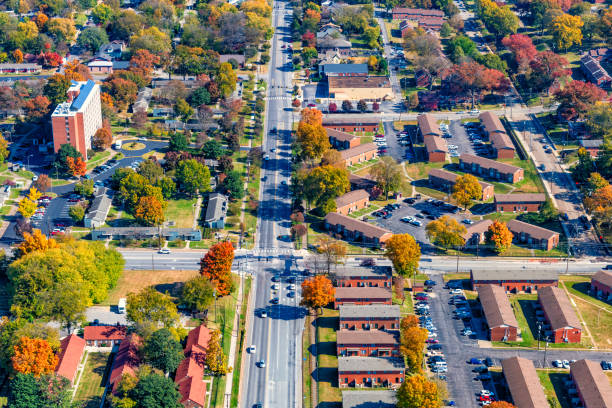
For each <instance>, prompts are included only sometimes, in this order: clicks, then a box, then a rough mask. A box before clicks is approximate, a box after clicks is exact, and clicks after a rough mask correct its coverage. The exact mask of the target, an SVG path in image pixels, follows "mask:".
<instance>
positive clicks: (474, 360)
mask: <svg viewBox="0 0 612 408" xmlns="http://www.w3.org/2000/svg"><path fill="white" fill-rule="evenodd" d="M468 364H484V360H483V359H481V358H476V357H472V358H471V359H469V360H468Z"/></svg>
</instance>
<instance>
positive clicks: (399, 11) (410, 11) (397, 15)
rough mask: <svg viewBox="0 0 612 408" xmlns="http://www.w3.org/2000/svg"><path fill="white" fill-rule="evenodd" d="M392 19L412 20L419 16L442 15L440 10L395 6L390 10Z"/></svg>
mask: <svg viewBox="0 0 612 408" xmlns="http://www.w3.org/2000/svg"><path fill="white" fill-rule="evenodd" d="M391 13H392V16H393V20H412V19H418V18H420V17H444V12H443V11H442V10H436V9H420V8H407V7H395V8H394V9H393V10H392V11H391Z"/></svg>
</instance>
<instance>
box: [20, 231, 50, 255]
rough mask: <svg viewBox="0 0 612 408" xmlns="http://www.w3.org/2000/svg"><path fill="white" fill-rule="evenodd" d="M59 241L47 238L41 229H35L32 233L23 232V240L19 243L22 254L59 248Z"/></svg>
mask: <svg viewBox="0 0 612 408" xmlns="http://www.w3.org/2000/svg"><path fill="white" fill-rule="evenodd" d="M57 247H58V245H57V241H55V240H54V239H53V238H49V239H47V237H46V236H45V235H43V233H42V232H40V230H39V229H36V228H35V229H34V230H33V231H32V233H31V234H30V233H29V232H24V233H23V242H22V243H21V245H19V252H21V255H25V254H29V253H30V252H34V251H46V250H47V249H52V248H57Z"/></svg>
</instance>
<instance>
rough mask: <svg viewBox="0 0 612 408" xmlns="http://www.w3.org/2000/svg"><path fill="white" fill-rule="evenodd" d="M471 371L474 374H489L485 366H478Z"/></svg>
mask: <svg viewBox="0 0 612 408" xmlns="http://www.w3.org/2000/svg"><path fill="white" fill-rule="evenodd" d="M472 371H473V372H475V373H487V372H489V369H488V368H487V367H485V366H478V367H475V368H474V369H473V370H472Z"/></svg>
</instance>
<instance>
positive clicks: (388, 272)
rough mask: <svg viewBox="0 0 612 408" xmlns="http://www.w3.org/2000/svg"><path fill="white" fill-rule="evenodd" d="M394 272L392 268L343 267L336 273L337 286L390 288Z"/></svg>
mask: <svg viewBox="0 0 612 408" xmlns="http://www.w3.org/2000/svg"><path fill="white" fill-rule="evenodd" d="M392 272H393V270H392V269H391V267H390V266H382V265H380V266H350V267H349V266H342V267H339V268H338V269H336V270H335V271H334V276H335V284H336V286H338V287H341V288H352V287H356V288H360V287H361V288H363V287H366V286H369V287H378V288H390V287H391V277H392Z"/></svg>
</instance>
